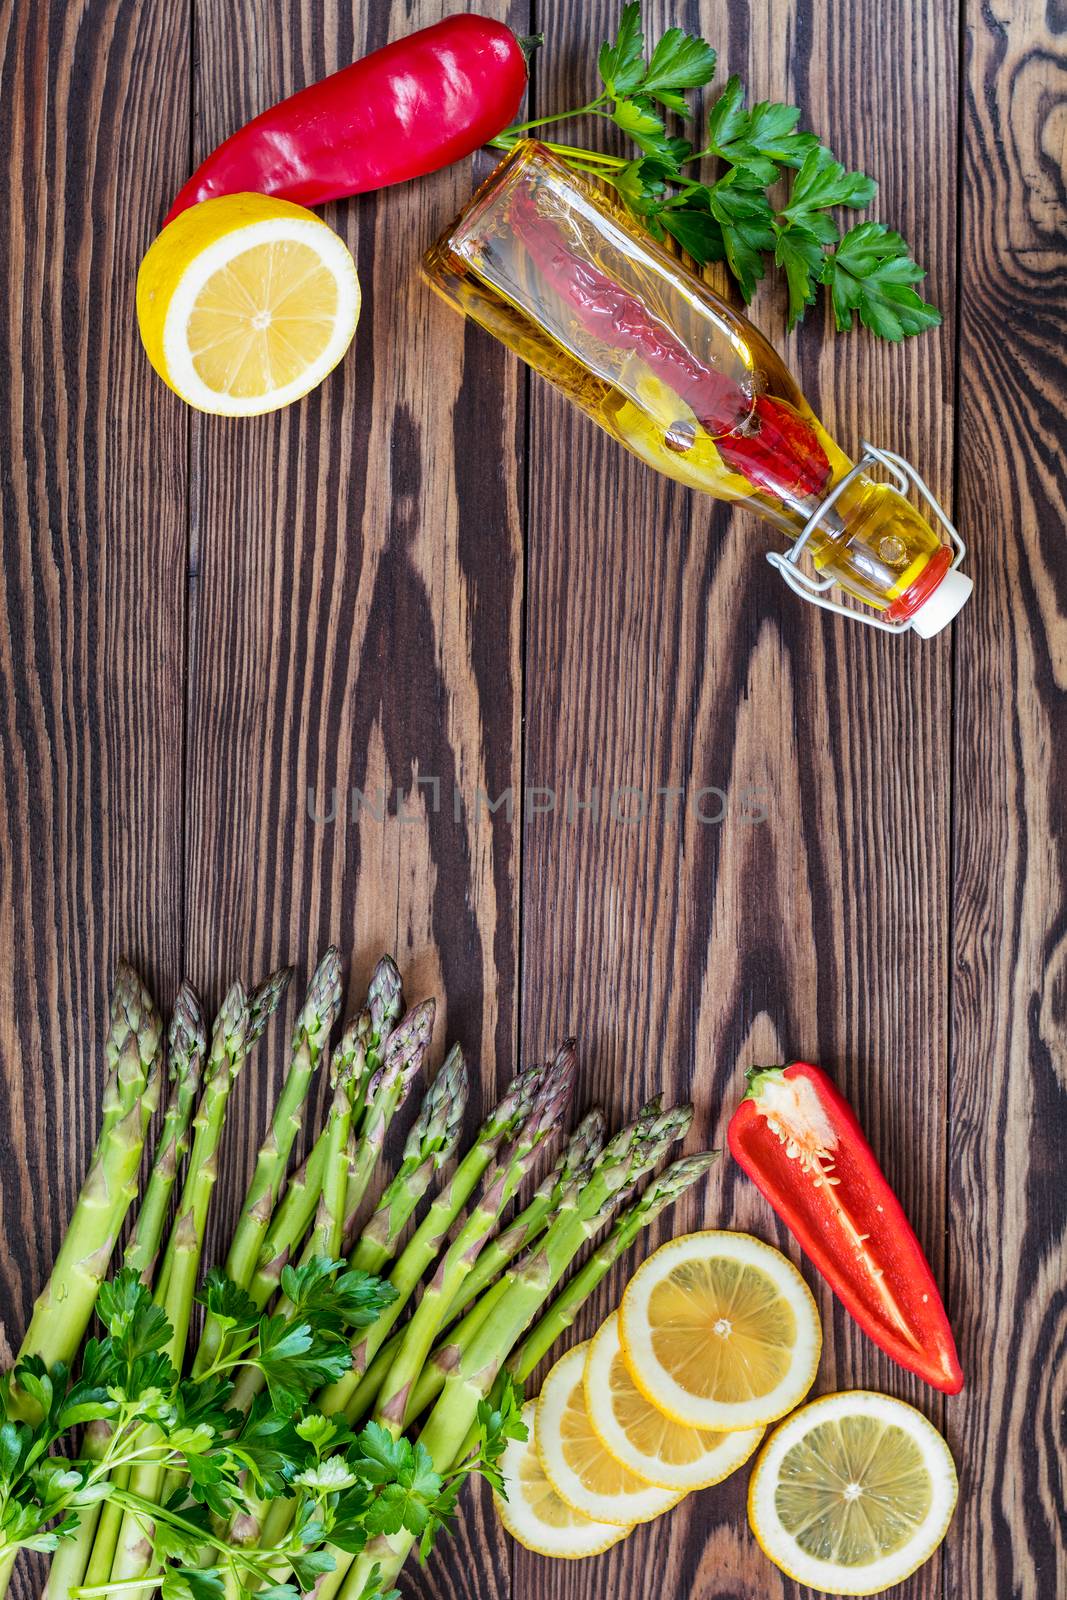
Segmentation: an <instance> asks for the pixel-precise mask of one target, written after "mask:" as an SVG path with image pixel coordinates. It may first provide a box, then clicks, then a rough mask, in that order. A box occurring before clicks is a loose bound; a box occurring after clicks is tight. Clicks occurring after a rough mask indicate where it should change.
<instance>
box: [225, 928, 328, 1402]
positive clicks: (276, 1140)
mask: <svg viewBox="0 0 1067 1600" xmlns="http://www.w3.org/2000/svg"><path fill="white" fill-rule="evenodd" d="M290 970H291V969H290ZM340 1008H341V956H340V952H339V951H338V950H337V947H336V946H335V945H331V946H330V948H329V949H328V950H327V951H326V954H325V955H324V956H323V958H322V960H321V961H320V962H319V964H318V967H317V968H316V969H315V972H314V974H313V976H312V979H311V982H310V984H309V985H308V991H307V994H306V996H305V998H304V1004H303V1005H302V1007H301V1008H300V1014H299V1016H298V1017H297V1019H296V1026H295V1028H294V1030H293V1040H292V1046H291V1051H290V1058H289V1070H288V1073H287V1074H286V1078H285V1082H284V1084H283V1085H282V1090H281V1093H280V1095H279V1096H278V1100H277V1103H276V1104H275V1107H274V1114H273V1116H272V1118H271V1125H270V1131H269V1133H268V1134H267V1137H266V1138H265V1139H264V1141H263V1143H262V1144H261V1145H260V1148H259V1153H258V1155H257V1156H256V1165H255V1169H254V1171H253V1174H252V1181H251V1183H250V1184H249V1186H248V1192H247V1193H246V1195H245V1198H244V1204H243V1206H242V1208H241V1215H240V1218H239V1220H238V1223H237V1228H236V1231H235V1233H234V1236H233V1240H232V1242H231V1244H230V1248H229V1252H228V1253H227V1256H226V1262H225V1271H226V1275H227V1277H229V1278H232V1279H233V1281H234V1282H235V1283H237V1284H239V1285H240V1286H241V1288H242V1289H244V1288H247V1287H248V1283H249V1281H250V1279H251V1277H252V1274H253V1272H254V1271H255V1268H256V1263H257V1261H258V1259H259V1252H260V1249H261V1248H262V1245H263V1240H264V1237H265V1236H266V1232H267V1228H268V1226H269V1223H270V1218H271V1214H272V1213H273V1211H274V1207H275V1205H276V1204H277V1201H278V1195H279V1193H280V1191H281V1187H282V1184H283V1183H284V1182H285V1174H286V1170H287V1168H288V1166H289V1157H290V1155H291V1153H292V1149H293V1145H294V1143H295V1141H296V1138H297V1135H298V1134H299V1133H300V1130H301V1127H302V1126H303V1108H304V1102H305V1100H306V1099H307V1095H308V1090H309V1089H310V1087H311V1081H312V1078H313V1077H314V1075H315V1071H316V1069H317V1067H318V1064H319V1061H320V1059H321V1057H322V1052H323V1050H324V1049H325V1047H326V1042H327V1040H328V1039H329V1036H330V1030H331V1028H332V1027H333V1025H334V1023H335V1022H336V1020H337V1014H338V1012H339V1010H340ZM257 1020H258V1014H257ZM221 1344H222V1328H221V1325H220V1324H219V1322H218V1321H217V1319H216V1318H214V1317H211V1316H209V1317H208V1318H207V1319H206V1320H205V1323H204V1331H203V1334H202V1335H201V1338H200V1345H199V1348H198V1350H197V1353H196V1359H195V1361H194V1363H193V1374H194V1376H197V1375H199V1374H200V1373H201V1372H204V1371H205V1370H206V1369H207V1368H208V1367H209V1366H210V1365H211V1363H212V1361H214V1359H215V1357H216V1355H217V1354H218V1352H219V1349H220V1347H221Z"/></svg>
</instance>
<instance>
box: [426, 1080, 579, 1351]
mask: <svg viewBox="0 0 1067 1600" xmlns="http://www.w3.org/2000/svg"><path fill="white" fill-rule="evenodd" d="M603 1144H604V1113H603V1112H602V1111H601V1110H600V1109H599V1108H596V1109H594V1110H593V1111H590V1112H589V1113H588V1115H587V1116H585V1117H584V1118H583V1119H582V1121H581V1122H580V1123H579V1124H578V1126H577V1128H575V1130H574V1133H573V1134H572V1135H571V1138H570V1142H569V1143H568V1145H567V1148H566V1149H565V1150H564V1151H563V1152H562V1154H561V1155H560V1158H559V1160H558V1161H557V1162H556V1164H555V1166H554V1167H553V1169H552V1171H551V1172H550V1173H548V1174H547V1176H546V1177H545V1178H544V1180H543V1181H542V1183H541V1184H540V1185H539V1187H538V1188H537V1190H536V1192H535V1193H534V1195H533V1197H532V1199H531V1200H530V1203H529V1205H528V1206H526V1207H525V1209H524V1210H523V1211H520V1212H519V1215H518V1216H517V1217H516V1218H515V1220H514V1221H513V1222H512V1223H511V1224H510V1225H509V1226H508V1227H507V1228H506V1229H505V1230H504V1232H502V1233H501V1234H499V1235H498V1237H497V1238H496V1239H494V1240H492V1242H491V1243H489V1244H487V1245H486V1247H485V1249H484V1250H483V1251H482V1252H481V1254H480V1255H479V1257H478V1259H477V1261H476V1262H475V1264H474V1266H473V1268H472V1270H471V1272H470V1273H469V1274H468V1276H467V1281H466V1282H465V1283H464V1284H463V1286H462V1288H461V1289H460V1291H459V1293H458V1294H457V1295H456V1297H455V1299H454V1300H453V1301H452V1302H451V1304H450V1305H449V1308H448V1317H447V1319H446V1320H447V1321H448V1322H454V1321H455V1319H456V1317H457V1316H458V1315H459V1313H460V1312H461V1311H463V1310H464V1308H465V1307H466V1306H468V1305H469V1304H470V1303H471V1301H472V1300H476V1299H477V1298H478V1296H479V1295H480V1294H481V1293H482V1291H483V1290H484V1289H487V1288H488V1287H489V1285H490V1284H491V1283H492V1281H493V1279H494V1278H496V1277H497V1275H498V1274H499V1273H501V1272H503V1270H504V1268H505V1267H506V1266H508V1265H509V1264H510V1263H511V1262H512V1261H514V1259H515V1257H516V1256H517V1255H518V1254H519V1252H520V1250H524V1249H526V1248H527V1246H528V1245H530V1244H531V1243H532V1242H533V1240H534V1239H536V1238H537V1236H538V1234H540V1233H541V1232H543V1230H544V1228H545V1226H546V1225H547V1224H548V1223H549V1222H550V1221H551V1220H552V1217H553V1215H554V1213H555V1212H556V1211H557V1210H558V1209H559V1206H560V1203H561V1201H562V1199H563V1196H564V1194H566V1192H567V1191H568V1189H569V1188H570V1187H571V1186H572V1185H577V1186H578V1187H579V1188H581V1186H582V1185H583V1184H585V1182H586V1181H587V1179H588V1177H589V1173H590V1171H591V1170H592V1166H593V1162H594V1161H595V1160H596V1158H597V1156H598V1155H599V1154H600V1151H601V1149H602V1148H603Z"/></svg>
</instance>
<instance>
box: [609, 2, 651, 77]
mask: <svg viewBox="0 0 1067 1600" xmlns="http://www.w3.org/2000/svg"><path fill="white" fill-rule="evenodd" d="M597 67H598V69H599V72H600V76H601V77H602V78H603V80H604V84H605V86H606V88H607V91H608V93H609V94H610V95H611V96H612V97H614V96H616V95H625V94H630V93H631V92H632V91H633V90H634V89H636V88H637V86H638V85H639V84H640V82H641V80H642V79H643V78H644V76H645V36H644V34H643V33H642V32H641V6H640V0H632V3H631V4H630V5H627V6H624V7H623V11H622V16H621V18H620V19H619V31H618V33H617V34H616V35H615V38H614V40H613V41H612V42H611V43H610V44H603V45H601V47H600V56H599V58H598V61H597Z"/></svg>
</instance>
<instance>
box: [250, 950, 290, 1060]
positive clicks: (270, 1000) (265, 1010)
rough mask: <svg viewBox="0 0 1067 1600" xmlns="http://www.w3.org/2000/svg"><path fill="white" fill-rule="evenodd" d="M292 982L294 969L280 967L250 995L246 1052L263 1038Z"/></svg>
mask: <svg viewBox="0 0 1067 1600" xmlns="http://www.w3.org/2000/svg"><path fill="white" fill-rule="evenodd" d="M292 980H293V969H292V967H279V968H278V970H277V971H276V972H271V973H269V974H268V976H267V977H265V978H264V979H263V982H262V983H261V984H260V985H259V986H258V988H256V989H253V991H252V993H251V994H250V995H249V997H248V1034H247V1037H246V1040H245V1049H246V1050H251V1048H252V1046H253V1045H254V1044H255V1042H256V1040H257V1039H260V1038H262V1036H263V1031H264V1029H265V1028H266V1026H267V1023H268V1022H269V1021H270V1019H271V1017H273V1015H274V1013H275V1011H277V1009H278V1006H279V1005H280V1004H281V1000H282V996H283V995H284V994H285V991H286V989H288V987H289V985H290V983H291V982H292Z"/></svg>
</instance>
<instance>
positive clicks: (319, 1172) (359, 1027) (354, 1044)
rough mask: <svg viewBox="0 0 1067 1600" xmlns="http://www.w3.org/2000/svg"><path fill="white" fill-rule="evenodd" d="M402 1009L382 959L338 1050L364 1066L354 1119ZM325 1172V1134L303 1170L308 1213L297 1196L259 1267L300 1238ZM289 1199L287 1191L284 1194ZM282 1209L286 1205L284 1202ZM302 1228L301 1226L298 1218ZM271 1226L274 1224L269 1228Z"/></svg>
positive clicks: (395, 980)
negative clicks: (291, 1209) (361, 1004)
mask: <svg viewBox="0 0 1067 1600" xmlns="http://www.w3.org/2000/svg"><path fill="white" fill-rule="evenodd" d="M402 1008H403V996H402V992H401V982H400V973H399V972H398V971H397V969H396V965H395V963H394V962H393V961H392V960H391V958H390V957H389V956H382V958H381V959H380V961H379V962H378V964H377V966H376V967H375V969H374V972H373V973H372V975H371V981H370V986H369V988H368V991H367V999H366V1003H365V1005H364V1006H363V1009H362V1010H361V1011H360V1012H359V1013H358V1014H357V1015H356V1016H354V1017H353V1018H352V1020H351V1021H350V1022H349V1023H348V1025H347V1026H346V1028H345V1031H344V1035H343V1037H342V1039H341V1044H340V1047H339V1048H340V1050H341V1052H342V1053H343V1054H344V1055H345V1056H346V1057H351V1058H353V1059H356V1058H357V1057H358V1058H359V1059H361V1060H362V1062H363V1065H364V1075H363V1084H362V1086H361V1089H360V1092H359V1093H358V1094H357V1096H356V1105H355V1115H356V1119H357V1120H358V1118H359V1117H360V1116H361V1115H362V1112H363V1095H364V1093H365V1091H366V1088H367V1085H368V1084H369V1082H370V1080H371V1078H372V1077H373V1076H374V1074H375V1073H376V1072H377V1071H378V1068H379V1067H380V1066H381V1065H382V1061H383V1059H384V1053H385V1046H386V1044H387V1043H388V1040H389V1038H390V1036H391V1034H392V1033H393V1030H394V1028H395V1026H396V1019H397V1018H398V1017H399V1015H400V1012H401V1010H402ZM325 1170H326V1130H325V1129H323V1131H322V1132H321V1133H320V1134H319V1137H318V1139H317V1140H316V1141H315V1143H314V1145H313V1146H312V1148H311V1152H310V1154H309V1156H308V1158H307V1161H306V1163H305V1167H304V1169H303V1179H302V1184H301V1191H303V1193H305V1194H309V1195H311V1196H312V1198H311V1201H310V1209H309V1210H307V1211H306V1212H304V1213H301V1212H300V1210H299V1206H300V1205H302V1204H304V1203H305V1202H304V1201H303V1199H302V1196H301V1194H300V1193H298V1195H297V1196H296V1198H294V1200H293V1202H292V1205H293V1207H294V1208H295V1209H294V1210H293V1211H292V1212H291V1214H290V1213H286V1214H283V1215H282V1216H280V1217H279V1219H278V1235H277V1236H276V1237H275V1238H274V1239H273V1240H271V1241H270V1242H269V1244H265V1245H264V1247H263V1250H262V1252H261V1255H260V1264H261V1265H262V1264H265V1263H266V1262H269V1261H272V1260H274V1259H275V1258H276V1257H277V1256H278V1254H279V1253H280V1250H281V1249H283V1248H284V1249H288V1250H290V1251H291V1250H292V1249H293V1248H294V1246H295V1244H296V1243H299V1240H300V1238H302V1237H303V1234H304V1231H305V1229H306V1228H307V1225H308V1223H309V1222H310V1220H311V1216H312V1214H313V1212H314V1209H315V1198H314V1197H315V1196H317V1195H318V1193H319V1191H320V1189H321V1187H322V1177H323V1173H324V1172H325ZM286 1199H288V1191H287V1194H286ZM282 1204H283V1206H285V1204H286V1201H285V1200H283V1202H282ZM302 1216H303V1219H304V1220H303V1224H302V1226H301V1217H302ZM272 1226H273V1224H272Z"/></svg>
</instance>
